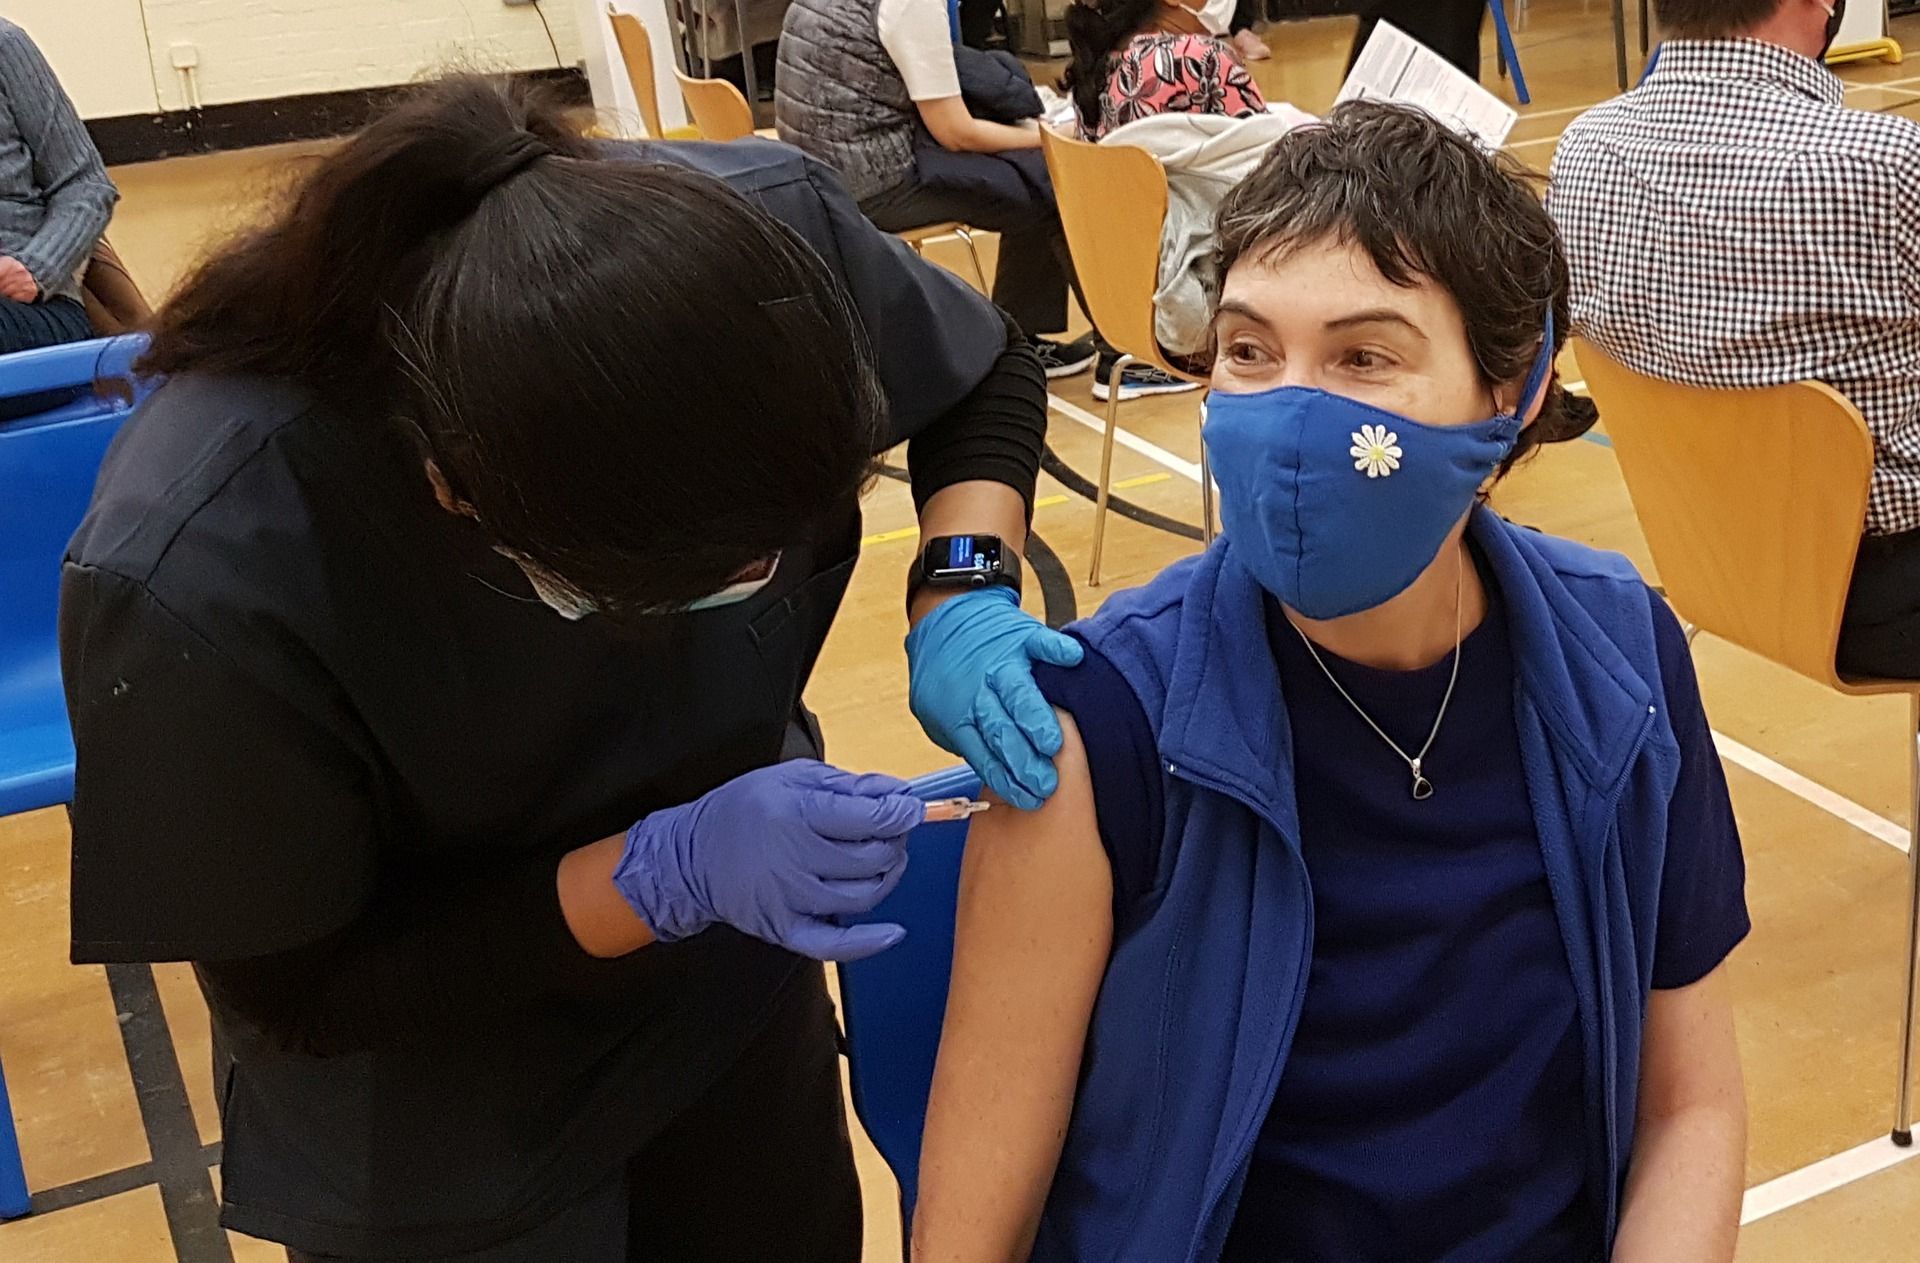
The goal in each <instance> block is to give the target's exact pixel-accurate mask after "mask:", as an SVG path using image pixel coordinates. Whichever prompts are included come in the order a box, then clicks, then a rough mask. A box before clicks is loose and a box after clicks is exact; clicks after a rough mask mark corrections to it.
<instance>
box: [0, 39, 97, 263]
mask: <svg viewBox="0 0 1920 1263" xmlns="http://www.w3.org/2000/svg"><path fill="white" fill-rule="evenodd" d="M119 200H120V191H119V190H118V189H116V188H114V187H113V181H112V180H109V179H108V178H107V168H106V166H105V164H104V163H102V162H101V161H100V151H99V150H97V149H95V148H94V147H93V138H92V137H90V136H88V135H87V129H86V127H85V125H83V124H82V123H81V122H80V115H79V114H78V113H77V112H76V111H75V110H74V108H73V102H72V101H70V100H68V99H67V94H66V90H65V89H63V88H62V87H61V86H60V81H59V80H58V79H56V78H54V77H53V67H51V66H49V65H47V59H46V58H45V57H42V56H41V55H40V50H39V49H38V48H37V47H35V46H34V42H33V40H31V39H30V38H28V36H27V33H26V32H25V31H23V30H21V29H20V28H19V27H18V26H15V25H14V24H13V23H11V22H9V21H7V20H6V19H4V18H0V254H6V255H11V256H13V257H14V258H16V259H18V260H20V262H22V263H24V264H26V265H27V271H29V272H31V273H33V279H34V280H35V281H37V282H39V285H40V294H41V297H43V298H78V297H79V296H80V282H79V274H80V269H81V268H82V266H84V265H85V263H86V261H87V258H88V256H90V255H91V254H92V253H93V247H94V245H95V244H96V243H98V242H99V240H100V234H101V233H103V232H105V231H106V228H107V220H108V219H109V218H110V217H111V216H112V214H113V204H114V203H115V202H117V201H119Z"/></svg>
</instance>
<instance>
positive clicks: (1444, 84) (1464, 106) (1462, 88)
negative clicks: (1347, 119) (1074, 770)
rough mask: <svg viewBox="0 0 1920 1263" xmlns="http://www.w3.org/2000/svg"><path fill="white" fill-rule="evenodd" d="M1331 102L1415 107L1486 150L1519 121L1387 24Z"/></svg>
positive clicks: (1509, 109)
mask: <svg viewBox="0 0 1920 1263" xmlns="http://www.w3.org/2000/svg"><path fill="white" fill-rule="evenodd" d="M1334 100H1335V103H1336V104H1338V103H1339V102H1341V101H1391V102H1393V103H1394V104H1396V105H1412V106H1417V107H1418V108H1420V109H1423V110H1425V111H1426V112H1427V113H1429V114H1431V115H1433V116H1434V117H1435V118H1437V119H1439V120H1440V121H1441V122H1443V123H1445V124H1446V125H1447V126H1449V127H1451V128H1453V130H1454V131H1456V132H1459V133H1461V134H1462V135H1464V136H1468V137H1471V138H1472V139H1473V140H1474V141H1476V142H1477V143H1478V144H1479V145H1480V146H1481V147H1482V148H1485V149H1498V148H1499V147H1500V146H1501V145H1502V144H1504V143H1505V142H1506V139H1507V133H1509V132H1511V131H1512V130H1513V125H1514V124H1515V123H1516V122H1518V121H1519V120H1520V115H1519V114H1517V113H1515V112H1514V109H1513V107H1512V106H1510V105H1508V104H1507V103H1506V102H1505V101H1502V100H1501V99H1500V98H1499V97H1497V96H1495V95H1493V93H1491V92H1489V91H1487V90H1486V89H1485V88H1483V87H1481V86H1480V85H1479V84H1477V83H1475V82H1474V81H1473V80H1471V79H1469V78H1467V76H1466V75H1464V74H1462V73H1460V71H1459V70H1457V69H1455V68H1454V66H1453V65H1452V64H1451V63H1450V62H1448V61H1447V59H1446V58H1444V57H1442V56H1441V55H1440V54H1439V53H1436V52H1434V51H1433V50H1432V49H1431V48H1428V47H1427V46H1426V45H1425V44H1422V43H1421V42H1420V41H1419V40H1416V39H1414V38H1413V37H1412V36H1411V35H1408V34H1407V33H1406V32H1405V31H1402V30H1400V29H1399V28H1398V27H1396V26H1394V25H1393V24H1392V23H1389V22H1381V23H1378V24H1377V25H1375V26H1374V28H1373V36H1372V37H1371V38H1370V39H1368V40H1367V46H1366V47H1365V48H1363V49H1362V50H1360V59H1359V60H1358V61H1356V62H1354V63H1353V71H1352V73H1350V74H1349V75H1348V76H1347V81H1346V82H1345V83H1344V84H1342V85H1340V95H1339V96H1338V97H1336V98H1334Z"/></svg>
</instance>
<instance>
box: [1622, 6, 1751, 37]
mask: <svg viewBox="0 0 1920 1263" xmlns="http://www.w3.org/2000/svg"><path fill="white" fill-rule="evenodd" d="M1780 5H1781V0H1654V4H1653V11H1654V13H1655V14H1656V15H1657V16H1658V17H1659V19H1660V29H1661V30H1663V31H1665V32H1666V33H1667V34H1668V35H1669V36H1672V37H1674V38H1676V39H1727V38H1730V37H1732V36H1735V35H1744V34H1746V33H1747V32H1748V31H1751V30H1752V29H1753V28H1754V27H1756V26H1758V25H1760V24H1761V23H1762V22H1764V21H1766V20H1767V19H1768V18H1770V17H1772V16H1773V15H1774V14H1775V13H1776V12H1778V11H1779V9H1780Z"/></svg>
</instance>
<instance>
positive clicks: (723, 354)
mask: <svg viewBox="0 0 1920 1263" xmlns="http://www.w3.org/2000/svg"><path fill="white" fill-rule="evenodd" d="M146 365H147V367H148V368H150V369H152V370H153V371H156V372H159V373H166V374H179V373H198V374H216V375H226V376H233V375H246V376H264V377H274V378H283V379H293V380H296V381H298V382H300V383H301V384H303V385H304V386H306V387H307V388H308V389H309V390H310V391H311V392H313V393H314V394H315V395H317V396H319V397H320V398H321V399H323V400H324V401H326V402H328V403H329V404H331V405H333V406H334V408H335V410H336V411H338V412H339V413H340V414H341V415H342V416H343V417H345V418H346V419H347V420H348V421H349V422H350V423H353V424H359V425H365V426H386V427H388V429H387V434H388V435H389V436H392V435H394V434H404V435H407V436H410V437H411V438H412V439H413V440H414V441H415V443H416V445H417V446H418V447H419V448H421V449H422V450H421V451H420V456H421V457H422V458H423V459H424V460H430V461H432V463H433V464H434V465H435V466H437V467H438V469H439V471H440V474H441V476H442V477H443V479H444V481H445V483H446V485H447V489H448V490H450V491H451V492H452V494H453V496H454V497H455V498H456V499H457V500H458V501H460V502H462V503H463V504H465V505H467V506H469V507H470V508H471V510H472V511H473V513H474V515H475V516H476V517H477V518H478V519H479V521H480V523H481V524H482V527H483V528H484V530H485V531H486V533H487V535H488V536H489V538H490V540H491V542H493V543H495V544H497V545H499V546H501V547H504V548H507V549H509V550H511V551H512V552H513V553H515V554H519V555H521V556H523V557H525V558H527V559H529V560H531V561H533V562H535V563H537V564H538V566H539V567H540V569H541V570H543V571H545V572H547V574H548V575H549V576H550V577H552V578H553V579H555V580H557V581H559V582H561V583H562V584H563V585H564V586H565V587H567V588H569V589H572V590H573V591H574V592H575V594H577V595H579V596H581V597H584V598H586V599H589V600H591V601H592V603H593V604H595V605H596V606H598V607H599V608H601V609H603V610H607V611H610V612H619V611H623V610H625V611H643V610H647V609H652V608H657V607H661V606H671V605H675V604H678V603H681V602H685V601H688V600H691V599H693V598H696V597H699V596H702V595H704V594H706V593H707V592H711V591H713V590H714V589H716V588H718V587H721V586H723V585H724V584H725V583H726V582H727V581H728V580H729V579H730V578H732V577H733V576H734V575H736V574H738V573H739V572H741V571H742V570H744V569H746V568H748V567H750V566H751V565H752V564H754V563H755V562H757V561H761V560H764V559H765V558H766V557H767V556H769V555H770V554H772V553H774V552H777V551H779V550H780V549H782V548H785V547H788V546H792V545H796V544H802V543H805V542H807V540H808V538H809V536H811V535H813V534H814V533H815V532H816V531H832V530H844V529H845V527H846V523H847V521H848V520H849V517H850V512H851V506H852V504H853V503H854V502H855V500H856V499H857V496H858V494H859V491H860V489H861V487H862V486H863V484H864V483H865V481H866V479H867V478H868V476H869V475H870V472H871V469H872V455H873V452H874V451H875V450H876V448H877V447H878V446H880V445H881V434H880V430H881V422H882V420H883V416H884V405H883V401H882V399H881V396H880V393H879V388H878V386H877V384H876V379H875V377H874V374H873V371H872V369H871V367H870V363H869V357H868V352H867V347H866V341H865V336H864V334H863V333H862V332H861V330H860V327H859V323H858V321H857V318H856V317H855V315H854V314H853V312H852V310H851V307H850V305H849V303H848V300H847V298H846V295H845V293H844V291H843V290H842V289H841V287H840V286H839V284H838V283H837V282H836V281H835V279H834V278H833V276H832V274H831V273H829V272H828V271H827V270H826V267H825V266H824V265H823V264H822V262H821V261H820V257H819V256H818V255H817V254H815V253H814V252H813V251H812V250H811V249H810V248H809V247H808V246H807V244H806V243H805V242H804V241H803V240H801V239H800V238H799V237H798V236H796V235H795V233H794V232H793V231H792V230H791V229H790V228H788V227H787V226H785V225H784V224H781V223H780V222H778V221H776V220H774V219H772V218H770V217H769V216H767V215H766V214H764V213H762V212H761V211H759V210H757V209H756V208H755V207H754V206H753V205H752V204H751V203H749V202H748V201H747V200H746V199H745V198H743V197H741V196H740V195H738V194H736V193H734V192H733V191H732V190H731V189H729V188H728V187H727V186H726V185H724V184H722V183H721V182H719V181H718V180H715V179H713V178H712V177H710V176H707V175H703V174H701V173H699V172H697V171H693V170H690V169H688V168H687V167H684V166H681V165H678V164H675V163H671V162H664V161H653V162H649V161H614V160H609V159H607V158H605V157H603V156H602V153H601V151H600V150H599V149H598V147H597V146H595V145H594V144H593V143H591V142H589V141H587V140H585V139H583V138H582V137H581V136H580V135H579V134H578V132H577V131H576V130H575V127H574V125H573V119H572V116H571V115H569V114H568V113H567V112H566V111H565V110H564V109H563V108H562V107H561V106H560V105H559V104H558V103H557V102H555V101H554V100H553V99H552V98H551V97H548V96H546V95H543V94H541V93H540V92H538V91H537V90H535V89H531V88H528V87H525V86H523V85H519V84H514V83H509V82H506V81H503V80H496V79H484V78H477V77H460V78H454V79H449V80H444V81H442V82H440V83H438V84H433V85H430V86H427V87H425V88H423V89H421V90H420V91H419V93H418V94H417V95H415V96H414V97H413V98H412V99H411V100H409V101H407V102H405V103H403V104H401V105H400V106H398V107H397V108H395V109H394V110H393V111H392V112H391V113H389V114H387V115H385V116H384V117H382V118H380V119H378V120H376V121H375V122H373V123H371V124H369V125H368V127H367V128H366V129H365V130H364V131H362V132H361V133H360V134H359V135H357V136H355V137H354V138H353V139H351V140H349V141H347V142H346V143H345V144H344V145H342V146H341V147H340V148H339V149H337V150H335V151H334V152H333V153H331V154H329V155H328V156H326V157H324V158H322V159H321V160H320V161H319V162H318V163H317V164H316V165H315V166H314V168H313V170H312V171H311V172H310V174H309V175H308V177H307V179H306V181H305V183H304V184H303V185H302V186H301V187H300V188H299V189H298V190H297V191H296V192H295V193H294V194H293V196H292V197H291V199H290V201H289V202H288V203H287V204H286V205H285V206H284V207H283V208H282V209H281V210H280V211H279V212H278V213H277V214H276V215H274V216H273V217H272V218H271V219H270V220H269V221H268V222H267V223H266V224H265V225H264V226H262V227H259V228H256V229H254V230H252V231H251V232H249V233H247V234H245V235H243V236H242V237H240V238H239V239H238V240H237V241H235V242H233V243H231V244H229V245H228V246H226V247H224V248H223V249H221V250H220V251H219V252H218V253H216V254H215V255H214V256H213V257H212V258H211V259H209V260H208V261H207V262H206V263H205V264H203V265H202V266H201V267H200V269H199V270H198V271H197V272H196V273H194V274H193V275H192V276H191V277H189V278H188V279H187V281H186V282H185V283H184V285H183V286H182V287H181V289H180V290H179V292H178V293H177V294H176V295H175V296H174V297H173V298H172V300H171V301H169V302H168V303H167V304H166V305H165V307H164V308H163V309H162V310H161V311H160V313H159V315H158V318H157V321H156V326H155V331H154V337H153V344H152V348H151V350H150V351H149V353H148V355H147V359H146ZM741 365H750V366H751V367H752V371H750V372H748V371H742V370H741V368H740V366H741ZM422 493H423V495H424V494H426V480H425V477H424V475H423V477H422Z"/></svg>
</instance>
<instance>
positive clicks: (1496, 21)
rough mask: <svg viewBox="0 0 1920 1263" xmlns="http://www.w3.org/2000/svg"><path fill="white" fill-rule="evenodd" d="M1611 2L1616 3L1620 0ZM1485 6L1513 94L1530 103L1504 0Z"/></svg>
mask: <svg viewBox="0 0 1920 1263" xmlns="http://www.w3.org/2000/svg"><path fill="white" fill-rule="evenodd" d="M1613 2H1614V4H1616V5H1618V4H1619V3H1620V0H1613ZM1487 7H1488V8H1489V9H1492V10H1493V33H1494V37H1495V38H1496V39H1497V40H1498V41H1499V44H1500V56H1501V58H1502V60H1504V61H1505V63H1506V65H1507V67H1508V68H1509V69H1510V70H1512V71H1513V95H1514V96H1516V97H1518V98H1519V99H1520V104H1522V105H1527V104H1530V103H1531V102H1532V101H1533V97H1532V95H1530V94H1529V93H1528V92H1527V76H1526V75H1525V73H1523V72H1522V71H1521V69H1520V53H1519V51H1518V50H1517V49H1515V48H1514V46H1513V31H1512V30H1511V29H1510V28H1509V27H1508V26H1507V6H1506V3H1505V0H1487Z"/></svg>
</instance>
